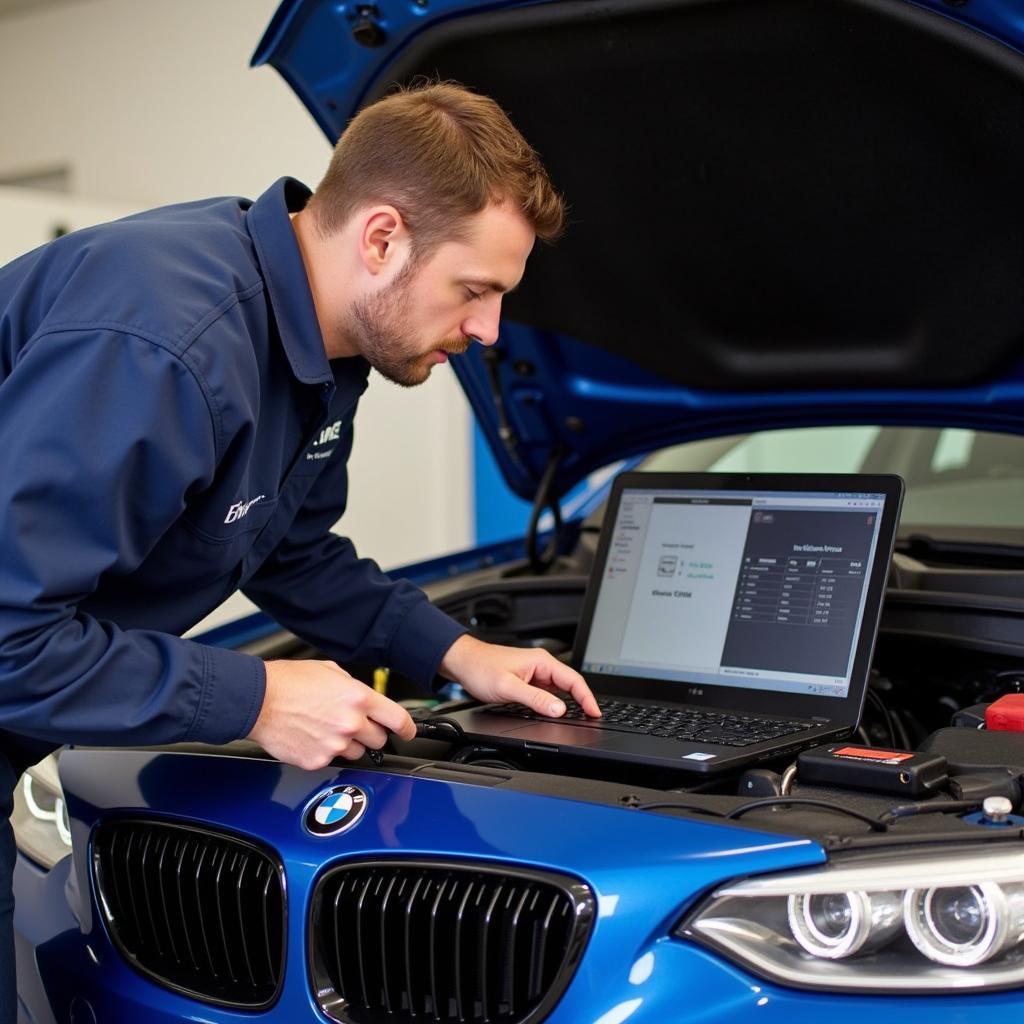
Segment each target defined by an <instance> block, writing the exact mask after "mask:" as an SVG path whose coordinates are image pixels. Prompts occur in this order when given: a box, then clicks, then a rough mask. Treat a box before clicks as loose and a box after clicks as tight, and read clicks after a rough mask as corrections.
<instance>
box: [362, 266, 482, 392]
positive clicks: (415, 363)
mask: <svg viewBox="0 0 1024 1024" xmlns="http://www.w3.org/2000/svg"><path fill="white" fill-rule="evenodd" d="M415 270H416V266H415V261H411V262H410V263H409V264H407V265H406V266H405V267H403V268H402V271H401V273H399V275H398V276H397V277H396V278H395V280H394V281H393V282H392V284H391V286H390V287H389V288H388V289H387V290H386V291H383V292H380V293H378V294H377V295H371V296H367V297H365V298H363V299H361V300H360V301H358V302H357V303H355V305H354V306H353V307H352V310H351V313H350V315H349V319H348V322H347V323H346V324H345V334H346V335H347V336H348V337H349V338H351V339H352V340H353V341H355V343H356V345H357V347H358V348H359V351H360V352H361V353H362V355H363V357H364V358H365V359H366V361H367V362H368V363H369V364H370V365H371V366H372V367H373V368H374V369H375V370H376V371H377V372H378V373H379V374H380V375H381V376H382V377H384V378H385V379H387V380H389V381H391V382H392V383H394V384H398V385H400V386H401V387H404V388H411V387H415V386H416V385H417V384H422V383H423V382H424V381H425V380H426V379H427V378H428V377H429V376H430V371H431V369H433V367H434V365H435V362H434V354H435V352H437V351H438V349H440V350H441V351H444V352H450V353H452V354H455V355H459V354H461V353H463V352H465V351H466V350H467V349H468V348H469V346H470V345H471V344H472V342H471V340H470V339H469V338H467V337H465V336H463V335H459V336H458V337H455V338H444V339H442V340H441V341H438V342H434V343H432V344H429V343H428V344H424V343H423V341H422V340H421V339H420V338H418V337H417V336H416V335H414V334H413V332H412V331H410V330H409V329H408V327H407V326H406V325H407V324H408V323H409V320H410V317H409V312H410V306H411V302H410V293H411V290H412V289H411V285H412V279H413V276H414V273H415Z"/></svg>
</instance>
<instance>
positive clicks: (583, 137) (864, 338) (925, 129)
mask: <svg viewBox="0 0 1024 1024" xmlns="http://www.w3.org/2000/svg"><path fill="white" fill-rule="evenodd" d="M1022 52H1024V4H1022V3H1021V0H972V2H971V3H969V4H966V3H965V4H964V5H963V6H961V5H959V3H954V2H953V0H947V2H943V0H921V2H920V3H917V4H911V3H909V2H908V0H549V2H540V3H493V2H487V3H485V2H481V0H403V2H402V3H398V2H397V0H378V2H377V3H362V4H360V3H337V2H335V0H285V2H284V3H283V4H282V5H281V7H280V8H279V10H278V11H277V13H276V14H275V16H274V19H273V21H272V22H271V24H270V26H269V27H268V29H267V31H266V34H265V36H264V38H263V40H262V41H261V42H260V44H259V47H258V48H257V50H256V53H255V55H254V56H253V64H263V63H269V64H271V65H273V66H274V67H275V68H277V70H278V71H279V72H280V73H281V74H282V75H283V76H284V78H285V79H286V80H287V81H288V83H289V84H290V85H291V86H292V88H293V89H294V90H295V91H296V93H297V94H298V96H299V98H300V99H301V100H302V101H303V102H304V103H305V104H306V106H307V107H308V109H309V110H310V112H311V113H312V115H313V117H314V118H315V119H316V121H317V123H318V124H319V125H320V126H321V127H322V128H323V130H324V132H325V133H326V135H327V136H328V138H329V139H330V140H331V141H332V142H333V141H334V140H335V139H337V137H338V136H339V134H340V133H341V131H342V129H343V127H344V125H345V124H346V122H347V121H348V120H349V119H350V118H351V117H352V116H353V115H354V114H355V113H356V112H357V111H358V110H359V109H360V107H361V106H363V105H364V104H366V103H368V102H371V101H373V100H375V99H377V98H379V97H380V96H381V95H383V94H384V93H386V92H387V91H388V89H389V88H390V87H391V86H392V85H393V83H395V82H407V81H410V80H411V79H413V78H415V77H416V76H418V75H424V74H426V75H431V76H439V77H441V78H442V79H448V78H451V79H455V80H457V81H460V82H463V83H465V84H467V85H470V86H472V87H474V88H475V89H478V90H479V91H481V92H484V93H487V94H489V95H491V96H493V97H494V98H495V99H496V100H497V101H498V102H499V103H500V104H501V106H502V107H503V108H504V109H505V110H507V111H508V112H509V114H510V115H511V117H512V119H513V121H514V122H515V123H516V125H517V126H518V127H519V128H520V129H521V130H522V131H523V133H524V134H525V136H526V137H527V139H529V141H530V142H531V144H533V145H534V146H536V147H537V149H538V151H539V152H540V153H541V155H542V157H543V159H544V161H545V164H546V165H547V167H548V169H549V171H550V172H551V175H552V177H553V179H554V181H555V183H556V185H557V187H558V188H559V189H560V190H562V191H563V192H564V193H565V195H566V196H567V198H568V201H569V203H570V206H571V216H570V227H569V230H568V232H567V233H566V235H565V237H564V239H563V240H562V241H560V242H559V243H558V245H557V246H554V247H548V246H542V245H538V247H537V249H536V250H535V251H534V253H533V255H532V256H531V258H530V263H529V266H528V269H527V273H526V276H525V278H524V280H523V283H522V286H521V288H520V289H519V291H518V292H517V293H516V294H514V295H511V296H509V297H508V298H507V299H506V300H505V304H504V319H503V323H502V331H501V340H500V343H499V345H498V346H497V347H496V348H494V349H492V350H490V351H489V352H487V353H485V352H483V351H481V350H480V349H479V347H475V349H474V351H472V352H471V353H469V354H467V355H466V356H464V357H462V358H460V359H456V360H454V361H453V366H454V367H455V370H456V373H457V374H458V376H459V379H460V380H461V382H462V384H463V386H464V388H465V390H466V392H467V394H468V396H469V399H470V402H471V403H472V406H473V408H474V411H475V412H476V414H477V416H478V418H479V420H480V422H481V424H482V428H483V431H484V433H485V435H486V436H487V438H488V439H489V441H490V443H491V446H492V448H493V449H494V452H495V455H496V458H497V460H498V464H499V466H500V467H501V470H502V473H503V474H504V476H505V478H506V479H507V481H508V483H509V484H510V486H511V487H512V489H513V490H514V491H516V492H517V493H518V494H520V495H521V496H523V497H527V498H529V497H532V496H533V495H534V493H535V491H536V490H537V485H538V481H539V479H540V477H541V475H542V473H543V472H544V468H545V466H546V465H547V464H548V462H549V460H550V459H551V457H552V454H553V453H556V452H557V453H559V454H560V456H561V462H560V464H559V468H558V475H557V478H556V480H557V489H558V490H559V491H564V490H566V489H568V488H569V487H571V486H572V485H573V484H574V483H576V482H577V481H579V480H580V479H582V478H583V477H584V476H585V475H586V474H587V473H589V472H591V471H592V470H594V469H596V468H598V467H600V466H602V465H606V464H607V463H609V462H611V461H613V460H615V459H618V458H622V457H625V456H628V455H633V454H637V453H640V452H644V451H647V450H650V449H651V448H654V447H657V446H660V445H663V444H669V443H677V442H680V441H684V440H688V439H694V438H699V437H706V436H711V435H714V434H722V433H739V432H747V431H751V430H758V429H767V428H773V427H783V426H798V425H808V424H825V423H830V424H832V423H858V422H859V423H886V424H888V423H902V424H916V425H930V426H960V427H968V428H971V427H973V428H976V429H989V430H1002V431H1009V432H1016V433H1020V432H1024V361H1022V356H1024V353H1022V351H1021V349H1022V345H1021V343H1022V341H1024V230H1022V225H1024V131H1021V125H1024V56H1022Z"/></svg>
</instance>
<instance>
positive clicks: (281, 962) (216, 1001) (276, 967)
mask: <svg viewBox="0 0 1024 1024" xmlns="http://www.w3.org/2000/svg"><path fill="white" fill-rule="evenodd" d="M131 825H137V826H142V827H145V828H166V829H168V830H169V831H175V832H178V833H190V834H191V835H193V836H195V837H197V838H199V837H203V838H206V839H211V840H214V841H218V842H222V843H233V844H235V845H237V846H241V847H245V848H247V849H248V850H250V851H252V852H253V853H255V854H257V855H258V856H260V857H262V858H264V859H265V861H266V862H267V863H269V864H270V865H271V867H272V869H273V870H272V872H271V873H270V874H268V876H267V882H266V884H265V886H264V896H266V894H267V890H268V888H269V885H270V882H271V880H272V879H273V878H274V877H275V875H276V877H277V879H278V883H279V886H280V891H281V923H280V928H281V947H280V952H279V956H278V960H277V963H276V964H275V963H274V957H273V951H272V950H270V949H269V947H267V949H266V955H267V962H268V965H269V966H270V970H271V971H274V972H276V975H277V984H276V986H275V988H274V992H273V995H271V996H270V997H269V998H268V999H266V1000H264V1001H262V1002H259V1003H252V1002H243V1001H238V1000H229V999H220V998H218V997H217V996H214V995H211V994H209V993H207V992H202V991H199V990H196V989H192V988H189V987H187V986H183V985H179V984H177V983H175V982H173V981H171V980H170V979H169V978H166V977H164V976H163V975H161V974H160V973H159V971H156V970H154V969H152V968H150V967H147V966H146V965H145V964H143V963H140V962H139V960H138V959H137V958H136V956H135V954H133V953H132V952H131V951H130V950H129V949H128V948H127V947H126V946H125V944H124V943H123V942H122V940H121V936H120V934H119V930H118V927H117V925H116V922H115V921H114V917H113V914H112V912H111V910H110V907H109V905H108V902H107V899H106V897H105V896H104V893H105V892H106V891H108V890H107V889H106V887H105V885H104V875H103V865H102V862H101V854H100V852H99V850H98V849H97V838H98V837H100V836H101V835H102V833H103V832H104V831H106V830H107V829H110V828H114V827H117V826H131ZM191 841H192V840H187V841H186V846H187V843H188V842H191ZM165 852H166V851H165ZM89 863H90V865H91V869H92V870H91V882H92V886H93V895H94V898H95V902H96V904H97V905H98V906H99V908H100V917H101V918H102V920H103V924H104V927H105V929H106V932H107V935H108V937H109V938H110V941H111V943H112V944H113V945H114V947H115V948H116V949H117V951H118V953H120V954H121V956H122V958H123V959H124V961H125V962H126V963H127V964H128V965H129V967H131V968H132V969H133V970H134V971H136V972H137V973H138V974H140V975H142V976H143V977H144V978H146V979H147V980H149V981H152V982H154V983H155V984H157V985H159V986H160V987H161V988H165V989H169V990H170V991H172V992H176V993H177V994H178V995H182V996H186V997H187V998H189V999H195V1000H198V1001H200V1002H203V1003H208V1004H210V1005H213V1006H223V1007H229V1008H231V1009H237V1010H247V1011H262V1010H268V1009H270V1007H272V1006H273V1005H274V1004H275V1003H276V1002H277V1001H278V999H279V998H280V996H281V990H282V988H283V986H284V975H285V967H286V964H287V961H288V889H287V884H286V878H285V870H284V863H283V861H282V860H281V858H280V856H279V855H278V854H277V852H276V851H275V850H273V849H271V848H270V847H267V846H264V845H263V844H261V843H257V842H254V841H253V840H251V839H249V838H248V837H245V836H241V835H239V834H238V833H235V832H232V831H230V830H228V829H216V828H209V827H207V826H202V825H197V824H192V823H184V822H178V821H170V820H166V819H159V818H150V817H145V816H125V817H116V818H105V819H103V820H102V821H100V822H98V823H97V824H96V826H95V827H94V828H93V831H92V835H91V837H90V841H89ZM198 870H199V869H198V868H197V871H198ZM111 882H112V885H113V888H116V887H117V886H116V883H114V876H111ZM146 895H147V898H148V886H147V889H146ZM132 897H133V898H132V906H133V910H134V909H135V906H136V904H135V898H134V892H133V894H132ZM198 905H199V907H200V912H201V906H202V905H201V902H200V903H199V904H198ZM218 911H219V907H218ZM266 912H267V911H266V903H265V902H264V908H263V913H264V918H266ZM150 917H151V919H153V918H152V915H150ZM268 923H269V922H268ZM140 930H141V928H140ZM184 933H185V937H186V942H187V944H188V950H189V955H190V957H191V958H192V961H193V963H195V964H197V965H198V959H197V956H199V955H202V954H203V953H204V952H205V957H204V959H206V960H207V961H208V962H209V964H210V966H211V970H212V971H213V973H214V974H215V973H216V968H215V967H214V966H213V953H212V950H211V947H210V935H209V934H208V932H207V927H206V925H205V924H202V925H201V932H200V935H199V936H197V937H194V939H195V941H194V943H193V937H192V936H190V935H189V933H188V930H187V929H185V930H184ZM154 934H155V933H154ZM170 934H171V933H170V932H168V935H170ZM221 938H222V941H223V942H224V943H225V950H226V943H227V936H226V934H225V933H224V930H223V927H222V928H221ZM200 939H201V940H202V941H201V943H200ZM243 941H244V940H243ZM244 954H245V958H246V961H247V962H249V954H248V949H245V950H244ZM226 956H227V958H228V962H229V963H230V953H226Z"/></svg>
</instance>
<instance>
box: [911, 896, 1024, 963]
mask: <svg viewBox="0 0 1024 1024" xmlns="http://www.w3.org/2000/svg"><path fill="white" fill-rule="evenodd" d="M903 918H904V923H905V925H906V929H907V934H908V935H909V936H910V940H911V942H913V943H914V945H915V946H916V947H917V948H918V949H919V950H920V951H921V952H922V953H923V954H924V955H925V956H926V957H928V958H929V959H930V960H934V961H935V962H936V963H940V964H948V965H949V966H951V967H973V966H974V965H975V964H982V963H985V961H986V960H991V959H992V958H993V957H994V956H997V955H998V954H999V953H1001V952H1003V950H1004V949H1006V948H1007V947H1008V946H1011V945H1013V944H1015V943H1016V942H1018V941H1019V940H1020V938H1021V927H1022V924H1024V892H1022V891H1020V890H1019V889H1017V888H1016V887H1014V889H1010V888H1009V887H1007V888H1003V887H1002V886H999V885H996V884H995V883H994V882H978V883H976V884H975V885H956V886H932V887H931V888H928V889H909V890H908V891H907V892H906V894H905V895H904V897H903Z"/></svg>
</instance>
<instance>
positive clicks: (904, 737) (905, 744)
mask: <svg viewBox="0 0 1024 1024" xmlns="http://www.w3.org/2000/svg"><path fill="white" fill-rule="evenodd" d="M889 717H890V718H891V719H892V721H893V723H894V724H895V726H896V728H897V731H898V732H899V734H900V748H901V749H902V750H909V749H910V733H908V732H907V727H906V726H905V725H904V724H903V718H902V717H901V716H900V715H899V714H897V712H896V711H895V710H893V711H890V712H889Z"/></svg>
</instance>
